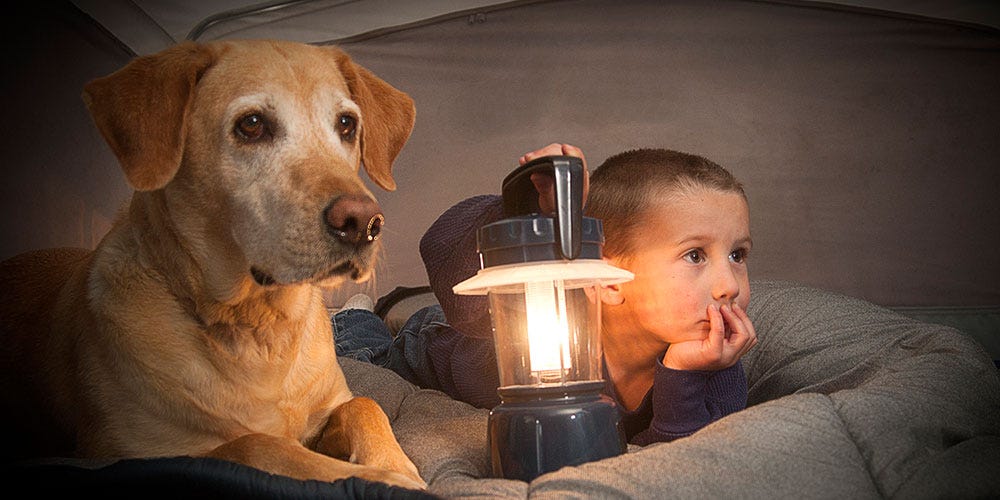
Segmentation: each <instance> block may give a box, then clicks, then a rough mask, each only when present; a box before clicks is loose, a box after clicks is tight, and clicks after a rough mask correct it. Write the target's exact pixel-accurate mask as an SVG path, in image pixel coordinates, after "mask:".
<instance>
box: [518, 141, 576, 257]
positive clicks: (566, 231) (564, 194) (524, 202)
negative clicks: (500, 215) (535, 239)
mask: <svg viewBox="0 0 1000 500" xmlns="http://www.w3.org/2000/svg"><path fill="white" fill-rule="evenodd" d="M535 172H544V173H550V174H551V175H552V176H553V178H554V185H555V188H556V213H555V214H554V216H553V214H542V215H546V216H553V222H554V223H555V231H556V233H558V234H559V245H558V247H559V251H560V252H561V253H562V256H563V257H565V258H567V259H570V260H572V259H575V258H577V257H578V256H579V255H580V246H581V239H582V238H581V232H582V229H581V228H582V226H583V176H584V170H583V160H581V159H580V158H577V157H575V156H561V155H555V156H543V157H540V158H536V159H534V160H532V161H530V162H528V163H525V164H524V165H521V166H520V167H518V168H517V169H515V170H514V171H513V172H511V173H510V174H508V175H507V177H506V178H504V180H503V187H502V194H503V208H504V215H505V216H506V217H515V216H521V215H532V214H540V213H541V208H540V207H539V205H538V192H537V191H536V190H535V186H534V184H532V182H531V174H533V173H535Z"/></svg>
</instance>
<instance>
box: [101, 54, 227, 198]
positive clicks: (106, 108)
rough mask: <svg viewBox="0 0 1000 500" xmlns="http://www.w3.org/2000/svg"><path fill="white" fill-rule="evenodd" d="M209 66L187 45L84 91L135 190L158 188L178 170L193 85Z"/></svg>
mask: <svg viewBox="0 0 1000 500" xmlns="http://www.w3.org/2000/svg"><path fill="white" fill-rule="evenodd" d="M211 63H212V56H211V54H210V53H209V51H208V50H207V49H205V48H204V47H202V46H200V45H198V44H195V43H193V42H185V43H182V44H179V45H176V46H174V47H171V48H168V49H165V50H163V51H162V52H159V53H156V54H152V55H148V56H142V57H138V58H136V59H133V60H132V61H131V62H129V63H128V64H127V65H125V67H124V68H122V69H120V70H118V71H116V72H114V73H112V74H110V75H108V76H106V77H103V78H98V79H96V80H93V81H91V82H90V83H88V84H87V85H86V86H84V90H83V101H84V103H85V104H86V105H87V109H89V110H90V114H91V116H92V117H93V119H94V123H95V124H97V128H98V129H99V130H100V131H101V135H103V136H104V140H106V141H107V142H108V145H109V146H111V150H112V151H113V152H114V153H115V156H117V157H118V161H119V163H121V166H122V169H123V170H124V171H125V177H126V179H128V182H129V184H131V185H132V187H134V188H135V189H136V190H139V191H150V190H154V189H159V188H161V187H163V186H165V185H166V184H167V183H168V182H170V180H171V179H173V177H174V174H176V173H177V169H178V168H180V164H181V157H182V155H183V153H184V136H185V133H186V130H187V124H186V117H187V114H188V110H189V108H190V107H191V101H192V97H193V94H194V92H193V90H194V86H195V84H196V83H197V81H198V77H199V76H200V75H201V74H202V72H203V71H204V70H205V69H206V68H208V66H209V65H211Z"/></svg>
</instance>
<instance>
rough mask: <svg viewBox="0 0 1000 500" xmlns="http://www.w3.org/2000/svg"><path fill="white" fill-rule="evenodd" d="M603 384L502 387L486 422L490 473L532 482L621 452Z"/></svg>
mask: <svg viewBox="0 0 1000 500" xmlns="http://www.w3.org/2000/svg"><path fill="white" fill-rule="evenodd" d="M603 387H604V382H601V381H589V382H581V383H573V384H569V385H560V386H537V387H536V386H516V387H501V388H500V389H499V391H498V392H499V393H500V399H501V403H500V405H498V406H497V407H496V408H494V409H493V410H492V411H490V416H489V422H488V425H489V431H488V439H487V440H488V443H489V446H490V457H491V462H492V464H493V475H494V476H495V477H500V478H505V479H519V480H522V481H531V480H532V479H534V478H536V477H538V476H540V475H542V474H544V473H546V472H551V471H554V470H557V469H559V468H561V467H563V466H567V465H579V464H582V463H585V462H591V461H594V460H600V459H602V458H608V457H613V456H617V455H620V454H622V453H624V452H625V450H626V443H625V436H624V433H623V432H622V430H621V429H620V426H619V422H620V420H621V417H620V415H619V413H618V405H617V404H615V402H614V401H612V400H611V398H609V397H607V396H605V395H603V394H601V389H602V388H603Z"/></svg>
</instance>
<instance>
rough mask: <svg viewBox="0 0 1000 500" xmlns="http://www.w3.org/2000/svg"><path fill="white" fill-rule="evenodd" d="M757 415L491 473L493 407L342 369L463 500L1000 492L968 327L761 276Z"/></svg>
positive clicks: (995, 436)
mask: <svg viewBox="0 0 1000 500" xmlns="http://www.w3.org/2000/svg"><path fill="white" fill-rule="evenodd" d="M752 289H753V297H752V299H751V301H750V307H749V311H748V312H749V314H750V316H751V318H752V319H753V321H754V325H755V327H756V330H757V333H758V337H759V339H760V343H759V344H758V345H757V347H755V348H754V349H753V350H752V351H751V352H750V353H749V354H748V355H747V356H746V357H745V358H744V366H745V368H746V371H747V376H748V382H749V388H750V393H749V406H748V408H747V409H746V410H743V411H741V412H738V413H735V414H732V415H730V416H728V417H726V418H724V419H722V420H719V421H717V422H715V423H713V424H711V425H709V426H707V427H705V428H704V429H702V430H701V431H699V432H697V433H695V434H694V435H692V436H690V437H688V438H684V439H679V440H676V441H673V442H671V443H661V444H655V445H651V446H647V447H645V448H640V447H631V448H630V451H629V453H627V454H625V455H623V456H620V457H615V458H611V459H606V460H602V461H598V462H592V463H588V464H583V465H580V466H576V467H565V468H563V469H560V470H558V471H555V472H552V473H549V474H545V475H543V476H541V477H539V478H537V479H535V480H534V481H532V482H531V483H530V484H528V483H524V482H521V481H513V480H504V479H491V478H490V477H489V476H490V468H489V458H488V454H487V448H486V419H487V415H488V412H487V411H486V410H481V409H475V408H473V407H471V406H469V405H466V404H464V403H461V402H457V401H454V400H451V399H449V398H448V397H446V396H445V395H444V394H442V393H440V392H437V391H429V390H420V389H418V388H416V387H414V386H412V385H411V384H409V383H407V382H405V381H404V380H402V379H401V378H399V377H398V376H396V375H395V374H394V373H392V372H390V371H388V370H385V369H382V368H379V367H376V366H372V365H366V364H363V363H358V362H354V361H351V360H343V361H342V363H343V366H344V371H345V373H346V374H347V376H348V379H349V381H350V383H351V386H352V389H353V390H354V392H355V393H356V394H360V395H367V396H371V397H373V398H375V399H376V400H377V401H379V402H380V403H381V404H382V405H383V406H384V407H385V408H386V411H387V412H388V413H389V415H390V418H391V419H392V421H393V428H394V429H395V431H396V433H397V436H398V437H399V440H400V443H401V444H402V446H403V448H404V449H405V450H406V451H407V453H409V454H410V456H411V457H412V458H413V460H414V462H415V463H416V464H417V466H418V467H419V468H420V471H421V474H423V475H424V478H425V479H426V480H427V481H428V483H429V484H430V491H431V492H432V493H436V494H439V495H442V496H444V497H448V498H462V497H475V496H480V497H482V496H486V497H494V498H527V497H532V498H535V497H539V498H541V497H559V498H563V497H566V496H578V497H596V498H651V497H681V498H720V497H726V498H731V497H743V498H774V497H796V498H816V497H822V498H878V497H900V498H940V497H942V496H956V495H957V496H962V497H969V496H997V495H1000V479H998V475H997V474H996V471H998V470H1000V446H998V444H1000V417H998V415H1000V377H998V374H997V370H996V368H995V367H994V365H993V363H992V360H991V359H990V357H989V356H988V355H987V354H986V352H985V351H984V350H983V348H982V347H981V346H980V345H979V344H978V343H976V342H975V341H973V340H971V339H970V338H969V337H968V336H966V335H963V334H962V333H961V332H959V331H957V330H955V329H953V328H950V327H947V326H942V325H936V324H930V323H924V322H920V321H918V320H915V319H912V318H909V317H906V316H904V315H902V314H899V313H896V312H893V311H891V310H889V309H886V308H883V307H880V306H876V305H874V304H871V303H869V302H866V301H863V300H860V299H855V298H851V297H846V296H842V295H838V294H835V293H830V292H827V291H823V290H819V289H815V288H810V287H806V286H800V285H796V284H793V283H787V282H770V281H754V282H753V284H752Z"/></svg>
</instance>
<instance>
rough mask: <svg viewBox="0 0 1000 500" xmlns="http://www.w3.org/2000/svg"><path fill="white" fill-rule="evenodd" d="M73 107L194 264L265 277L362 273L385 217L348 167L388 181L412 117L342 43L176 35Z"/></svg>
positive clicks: (267, 280)
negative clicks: (173, 42) (180, 39)
mask: <svg viewBox="0 0 1000 500" xmlns="http://www.w3.org/2000/svg"><path fill="white" fill-rule="evenodd" d="M84 101H85V102H86V104H87V106H88V108H89V109H90V112H91V114H92V116H93V118H94V121H95V123H96V124H97V126H98V128H99V129H100V131H101V133H102V135H103V136H104V138H105V139H106V140H107V142H108V144H109V145H110V146H111V149H112V150H113V151H114V153H115V155H116V156H117V157H118V159H119V161H120V163H121V166H122V168H123V170H124V172H125V176H126V178H127V179H128V182H129V183H130V184H131V185H132V186H133V187H134V188H135V189H136V191H137V192H138V193H137V196H139V195H141V194H143V193H150V194H152V195H155V196H151V197H155V199H156V200H157V201H156V204H157V206H159V207H161V208H159V210H162V211H165V212H166V213H167V214H168V215H167V216H166V218H168V219H169V221H170V223H171V224H173V225H175V226H176V227H173V228H171V229H170V230H172V231H176V232H177V233H178V236H177V238H178V239H180V240H182V241H181V245H182V246H184V247H185V250H186V251H188V252H189V253H191V254H192V255H193V256H194V258H195V260H196V261H198V262H199V263H204V262H208V261H218V260H226V261H227V262H228V263H227V264H226V265H228V266H230V267H233V268H238V269H239V270H240V271H239V272H243V273H247V275H248V276H253V278H254V279H255V280H256V281H257V282H258V283H259V284H263V285H269V284H273V283H277V284H288V283H298V282H303V281H309V282H316V283H321V282H329V281H330V280H339V279H343V278H351V279H354V280H363V279H366V278H367V277H368V275H369V274H370V273H371V270H372V268H373V264H374V259H375V254H376V253H377V246H378V244H377V243H378V242H377V239H378V236H379V233H380V232H381V228H382V222H383V216H382V213H381V209H380V208H379V205H378V203H377V202H376V201H375V198H374V197H373V196H372V194H371V192H370V191H369V190H368V189H367V188H366V187H365V185H364V183H363V182H362V181H361V179H360V178H359V177H358V171H359V168H360V166H361V165H364V167H365V170H366V172H367V173H368V176H369V177H370V178H371V179H372V180H373V181H374V182H375V183H376V184H378V185H379V186H381V187H382V188H384V189H386V190H389V191H391V190H394V189H395V187H396V184H395V181H394V180H393V177H392V162H393V161H394V160H395V158H396V156H397V155H398V154H399V152H400V150H401V149H402V147H403V145H404V144H405V142H406V141H407V139H408V138H409V135H410V132H411V131H412V128H413V121H414V116H415V111H414V106H413V101H412V99H410V97H409V96H407V95H406V94H404V93H403V92H400V91H399V90H397V89H395V88H393V87H392V86H390V85H389V84H387V83H386V82H384V81H382V80H381V79H379V78H378V77H376V76H375V75H373V74H372V73H371V72H369V71H368V70H366V69H365V68H362V67H361V66H359V65H357V64H355V63H354V62H353V61H352V60H351V59H350V58H349V57H348V56H347V55H346V54H345V53H343V52H342V51H340V50H339V49H336V48H333V47H318V46H311V45H306V44H298V43H290V42H280V41H265V40H253V41H229V42H213V43H209V44H195V43H183V44H180V45H177V46H175V47H173V48H170V49H167V50H165V51H163V52H160V53H158V54H155V55H151V56H143V57H139V58H137V59H135V60H133V61H132V62H131V63H129V64H128V65H127V66H126V67H124V68H123V69H121V70H119V71H117V72H115V73H113V74H111V75H110V76H107V77H104V78H100V79H97V80H95V81H93V82H91V83H89V84H88V85H87V86H86V87H85V90H84ZM219 252H222V253H225V254H226V255H217V254H218V253H219ZM213 253H214V254H215V255H213Z"/></svg>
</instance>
